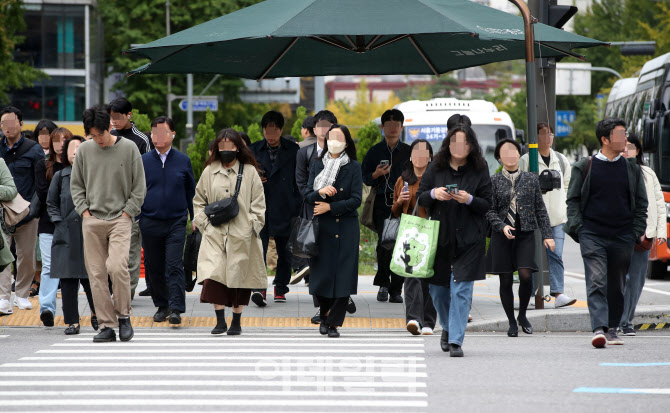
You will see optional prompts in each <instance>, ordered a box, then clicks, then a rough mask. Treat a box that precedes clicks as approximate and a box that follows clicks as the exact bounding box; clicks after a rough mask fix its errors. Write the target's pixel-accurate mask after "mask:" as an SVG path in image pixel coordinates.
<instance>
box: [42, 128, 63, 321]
mask: <svg viewBox="0 0 670 413" xmlns="http://www.w3.org/2000/svg"><path fill="white" fill-rule="evenodd" d="M70 138H72V132H70V131H69V130H67V129H65V128H58V129H54V131H53V132H51V136H50V138H49V157H48V158H47V159H45V160H43V161H41V162H39V163H38V164H37V166H36V167H35V195H36V196H37V199H38V200H39V205H40V210H39V211H38V215H39V223H38V224H37V234H38V238H39V243H40V251H41V255H42V273H41V275H40V292H39V298H40V319H41V320H42V323H44V325H45V326H46V327H53V325H54V316H55V315H56V294H57V291H58V279H52V278H51V276H50V274H51V273H50V269H51V242H52V240H53V236H54V224H53V222H51V218H49V214H48V213H47V208H46V205H47V193H48V192H49V184H50V183H51V180H52V179H53V177H54V174H55V173H56V172H58V171H61V170H62V169H63V168H65V165H64V164H63V162H62V156H61V155H62V150H63V142H65V141H66V140H68V139H70Z"/></svg>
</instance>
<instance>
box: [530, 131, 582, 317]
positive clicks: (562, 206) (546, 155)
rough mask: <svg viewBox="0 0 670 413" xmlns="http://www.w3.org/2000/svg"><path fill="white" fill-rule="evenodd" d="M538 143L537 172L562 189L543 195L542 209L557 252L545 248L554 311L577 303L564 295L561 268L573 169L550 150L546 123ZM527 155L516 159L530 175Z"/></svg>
mask: <svg viewBox="0 0 670 413" xmlns="http://www.w3.org/2000/svg"><path fill="white" fill-rule="evenodd" d="M537 143H538V151H539V153H540V156H539V159H538V164H539V165H538V166H539V167H538V172H542V171H544V170H545V169H553V170H555V171H558V173H559V174H560V175H561V182H562V184H563V185H562V186H561V187H560V188H557V189H554V190H553V191H549V192H546V193H545V194H543V195H542V200H544V205H545V206H546V207H547V213H548V214H549V221H550V222H551V230H552V232H553V235H554V242H555V243H556V249H555V250H554V251H552V250H551V249H549V248H547V262H548V264H549V280H550V281H549V284H550V287H549V288H550V291H549V292H550V294H551V295H552V296H553V297H555V299H554V307H555V308H561V307H567V306H569V305H572V304H574V303H576V302H577V300H576V299H574V298H571V297H569V296H568V295H567V294H565V292H564V285H563V282H564V276H565V274H564V271H565V269H564V267H563V243H564V241H565V232H564V231H563V224H565V223H566V222H567V221H568V205H567V203H566V199H567V192H568V186H569V185H570V171H571V170H572V167H571V166H570V162H568V159H567V158H566V157H565V156H564V155H563V154H561V153H560V152H556V151H555V150H553V149H551V145H552V144H553V143H554V131H553V129H552V128H551V127H550V126H549V125H548V124H546V123H538V124H537ZM529 166H530V165H529V161H528V153H526V154H525V155H523V156H522V157H521V158H520V159H519V169H520V170H522V171H529V169H530V168H529Z"/></svg>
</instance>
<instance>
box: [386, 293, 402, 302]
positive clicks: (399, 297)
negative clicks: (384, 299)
mask: <svg viewBox="0 0 670 413" xmlns="http://www.w3.org/2000/svg"><path fill="white" fill-rule="evenodd" d="M389 303H396V304H402V295H400V294H392V295H391V298H389Z"/></svg>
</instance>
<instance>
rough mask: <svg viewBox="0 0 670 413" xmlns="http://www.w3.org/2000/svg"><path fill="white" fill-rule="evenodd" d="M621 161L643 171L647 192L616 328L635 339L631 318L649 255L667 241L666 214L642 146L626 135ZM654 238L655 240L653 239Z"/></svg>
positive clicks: (653, 174)
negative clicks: (643, 225) (644, 226)
mask: <svg viewBox="0 0 670 413" xmlns="http://www.w3.org/2000/svg"><path fill="white" fill-rule="evenodd" d="M623 156H624V157H627V158H636V159H637V164H638V165H640V168H641V169H642V176H643V178H644V186H645V188H646V190H647V200H648V201H649V206H648V207H647V229H646V231H645V233H644V235H642V238H641V239H640V240H637V241H636V242H635V244H636V245H635V251H634V252H633V257H632V258H631V260H630V266H629V267H628V274H626V287H625V289H624V306H623V315H622V316H621V322H620V324H619V331H621V332H622V333H623V335H625V336H634V335H635V329H634V328H633V317H634V316H635V307H636V306H637V301H638V300H639V299H640V294H642V287H644V281H645V278H646V276H647V265H648V264H649V253H650V252H651V247H652V245H653V244H654V242H658V243H659V244H663V243H664V242H666V240H667V238H668V234H667V232H668V229H667V218H666V211H665V200H664V199H663V191H662V190H661V184H660V183H659V182H658V178H657V177H656V174H655V173H654V171H653V170H652V169H651V168H649V167H648V166H645V165H644V161H643V160H642V144H641V143H640V139H639V138H638V137H637V135H636V134H634V133H630V134H629V135H628V144H627V146H626V150H625V151H624V153H623ZM654 238H655V239H654Z"/></svg>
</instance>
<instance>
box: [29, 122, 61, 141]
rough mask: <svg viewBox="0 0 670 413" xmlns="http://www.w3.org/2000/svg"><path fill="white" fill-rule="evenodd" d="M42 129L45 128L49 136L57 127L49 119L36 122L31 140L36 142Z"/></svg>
mask: <svg viewBox="0 0 670 413" xmlns="http://www.w3.org/2000/svg"><path fill="white" fill-rule="evenodd" d="M44 128H47V130H48V131H49V135H51V133H52V132H53V131H55V130H56V128H58V126H57V125H56V124H55V123H53V122H52V121H50V120H49V119H42V120H41V121H39V122H37V126H35V131H34V132H33V134H34V135H33V139H35V140H37V137H38V136H39V134H40V131H41V130H42V129H44Z"/></svg>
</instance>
